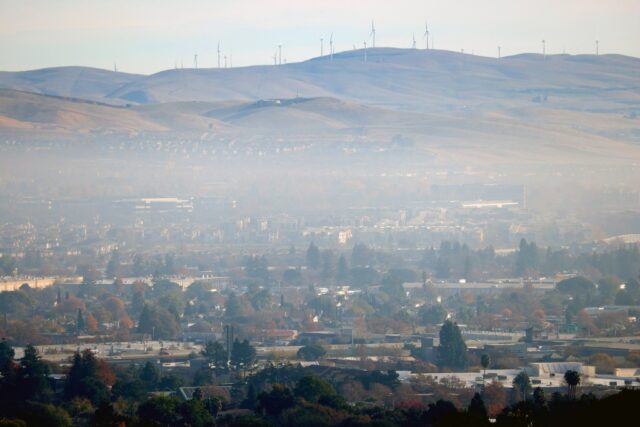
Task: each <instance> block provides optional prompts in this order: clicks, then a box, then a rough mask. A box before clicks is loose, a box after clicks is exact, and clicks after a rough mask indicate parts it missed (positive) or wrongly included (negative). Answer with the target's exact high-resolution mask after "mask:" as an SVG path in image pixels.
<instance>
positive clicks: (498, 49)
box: [498, 46, 500, 59]
mask: <svg viewBox="0 0 640 427" xmlns="http://www.w3.org/2000/svg"><path fill="white" fill-rule="evenodd" d="M498 59H500V46H498Z"/></svg>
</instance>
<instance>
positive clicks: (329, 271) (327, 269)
mask: <svg viewBox="0 0 640 427" xmlns="http://www.w3.org/2000/svg"><path fill="white" fill-rule="evenodd" d="M334 262H335V261H334V258H333V252H332V251H330V250H329V249H327V250H324V251H322V278H323V279H325V280H327V279H330V278H331V276H333V269H334Z"/></svg>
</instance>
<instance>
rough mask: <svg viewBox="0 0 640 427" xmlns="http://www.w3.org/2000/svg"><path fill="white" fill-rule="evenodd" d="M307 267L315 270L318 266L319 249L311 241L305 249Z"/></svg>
mask: <svg viewBox="0 0 640 427" xmlns="http://www.w3.org/2000/svg"><path fill="white" fill-rule="evenodd" d="M307 267H309V268H312V269H314V270H317V269H318V267H320V250H319V249H318V247H317V246H316V245H315V244H314V243H313V242H311V244H309V248H308V249H307Z"/></svg>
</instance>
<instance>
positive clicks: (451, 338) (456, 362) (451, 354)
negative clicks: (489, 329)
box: [437, 320, 468, 369]
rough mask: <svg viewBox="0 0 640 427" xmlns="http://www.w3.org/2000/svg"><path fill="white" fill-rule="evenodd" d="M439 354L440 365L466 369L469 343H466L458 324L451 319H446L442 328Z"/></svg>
mask: <svg viewBox="0 0 640 427" xmlns="http://www.w3.org/2000/svg"><path fill="white" fill-rule="evenodd" d="M437 355H438V363H439V365H440V366H447V367H450V368H455V369H465V368H466V367H467V365H468V356H467V345H466V344H465V343H464V339H463V338H462V334H461V333H460V328H459V327H458V325H457V324H456V323H454V322H452V321H450V320H446V321H445V322H444V323H443V324H442V328H440V346H439V347H438V353H437Z"/></svg>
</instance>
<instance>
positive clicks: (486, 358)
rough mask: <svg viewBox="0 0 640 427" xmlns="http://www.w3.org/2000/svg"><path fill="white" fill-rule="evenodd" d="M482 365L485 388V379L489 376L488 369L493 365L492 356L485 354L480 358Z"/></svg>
mask: <svg viewBox="0 0 640 427" xmlns="http://www.w3.org/2000/svg"><path fill="white" fill-rule="evenodd" d="M480 364H481V365H482V369H483V372H482V386H483V387H484V379H485V377H486V376H487V368H488V367H489V365H491V356H489V355H488V354H487V353H484V354H483V355H482V356H480Z"/></svg>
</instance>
